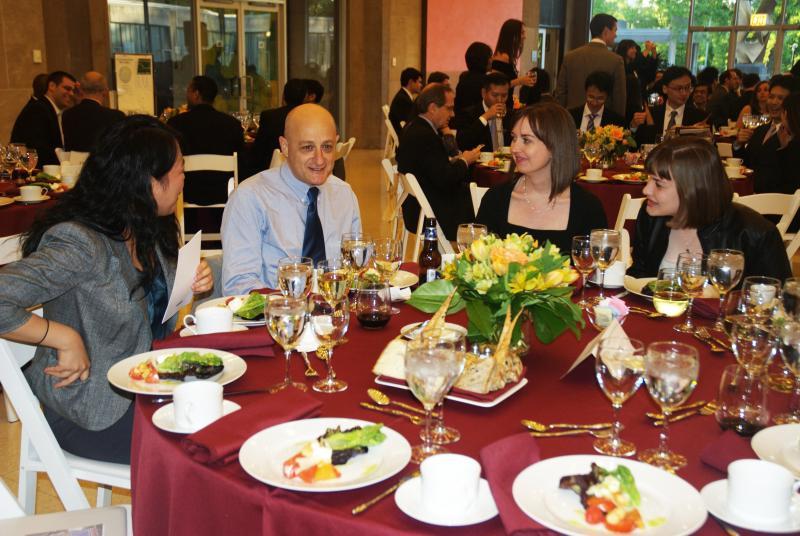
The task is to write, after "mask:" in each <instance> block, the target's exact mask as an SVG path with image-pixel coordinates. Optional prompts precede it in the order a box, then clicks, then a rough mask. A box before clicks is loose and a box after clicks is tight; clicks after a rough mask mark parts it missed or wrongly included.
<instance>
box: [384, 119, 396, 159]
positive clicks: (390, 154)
mask: <svg viewBox="0 0 800 536" xmlns="http://www.w3.org/2000/svg"><path fill="white" fill-rule="evenodd" d="M383 122H384V124H385V125H386V143H385V144H384V146H383V157H384V158H388V159H389V160H392V159H393V158H394V157H395V154H396V153H397V148H398V147H400V139H399V138H398V137H397V132H395V130H394V127H393V126H392V122H391V121H389V120H388V119H384V120H383Z"/></svg>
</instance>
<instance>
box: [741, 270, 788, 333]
mask: <svg viewBox="0 0 800 536" xmlns="http://www.w3.org/2000/svg"><path fill="white" fill-rule="evenodd" d="M780 296H781V281H780V279H775V278H774V277H762V276H749V277H745V278H744V281H743V282H742V305H743V306H744V312H745V313H746V314H747V316H749V317H750V318H754V319H758V320H760V321H762V322H769V321H770V319H771V318H772V316H773V313H775V310H776V308H777V306H778V303H779V301H780Z"/></svg>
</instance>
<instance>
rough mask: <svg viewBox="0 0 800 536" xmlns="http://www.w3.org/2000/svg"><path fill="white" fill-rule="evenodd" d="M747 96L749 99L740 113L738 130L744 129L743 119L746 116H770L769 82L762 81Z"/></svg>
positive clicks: (737, 122) (737, 120)
mask: <svg viewBox="0 0 800 536" xmlns="http://www.w3.org/2000/svg"><path fill="white" fill-rule="evenodd" d="M745 95H747V96H748V97H749V99H748V101H747V103H746V104H745V105H744V107H743V108H742V109H741V111H740V112H739V116H738V117H737V119H736V128H744V121H743V120H742V118H743V117H744V116H746V115H769V102H768V101H769V81H767V80H762V81H760V82H759V83H758V84H756V86H755V88H754V89H753V90H752V91H748V92H746V93H745Z"/></svg>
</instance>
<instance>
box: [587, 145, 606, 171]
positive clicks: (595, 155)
mask: <svg viewBox="0 0 800 536" xmlns="http://www.w3.org/2000/svg"><path fill="white" fill-rule="evenodd" d="M582 151H583V156H585V157H586V161H587V162H589V167H590V168H593V167H594V163H595V162H597V161H598V160H599V159H600V157H602V156H603V148H602V147H600V145H599V144H597V143H587V144H586V145H584V146H583V149H582Z"/></svg>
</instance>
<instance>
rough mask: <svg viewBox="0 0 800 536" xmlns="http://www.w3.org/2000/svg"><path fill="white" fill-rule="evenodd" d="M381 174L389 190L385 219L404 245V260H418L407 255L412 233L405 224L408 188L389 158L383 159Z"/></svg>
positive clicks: (391, 231) (391, 234)
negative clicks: (405, 204) (405, 202)
mask: <svg viewBox="0 0 800 536" xmlns="http://www.w3.org/2000/svg"><path fill="white" fill-rule="evenodd" d="M381 176H382V178H383V181H384V183H385V186H386V190H387V194H388V196H387V200H386V207H385V209H384V211H383V221H385V222H386V223H387V224H388V225H389V229H390V231H389V232H390V236H392V237H393V238H399V239H400V241H401V242H402V245H403V260H406V261H408V260H416V259H413V258H411V257H407V256H406V251H407V250H408V242H409V240H410V238H411V233H409V232H408V230H407V229H406V227H405V225H404V224H403V211H402V208H403V201H405V200H406V198H407V197H408V190H407V189H406V188H405V187H404V186H403V181H401V180H400V179H399V178H398V177H399V174H398V173H397V166H394V165H392V163H391V161H389V159H387V158H384V159H383V160H381Z"/></svg>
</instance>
